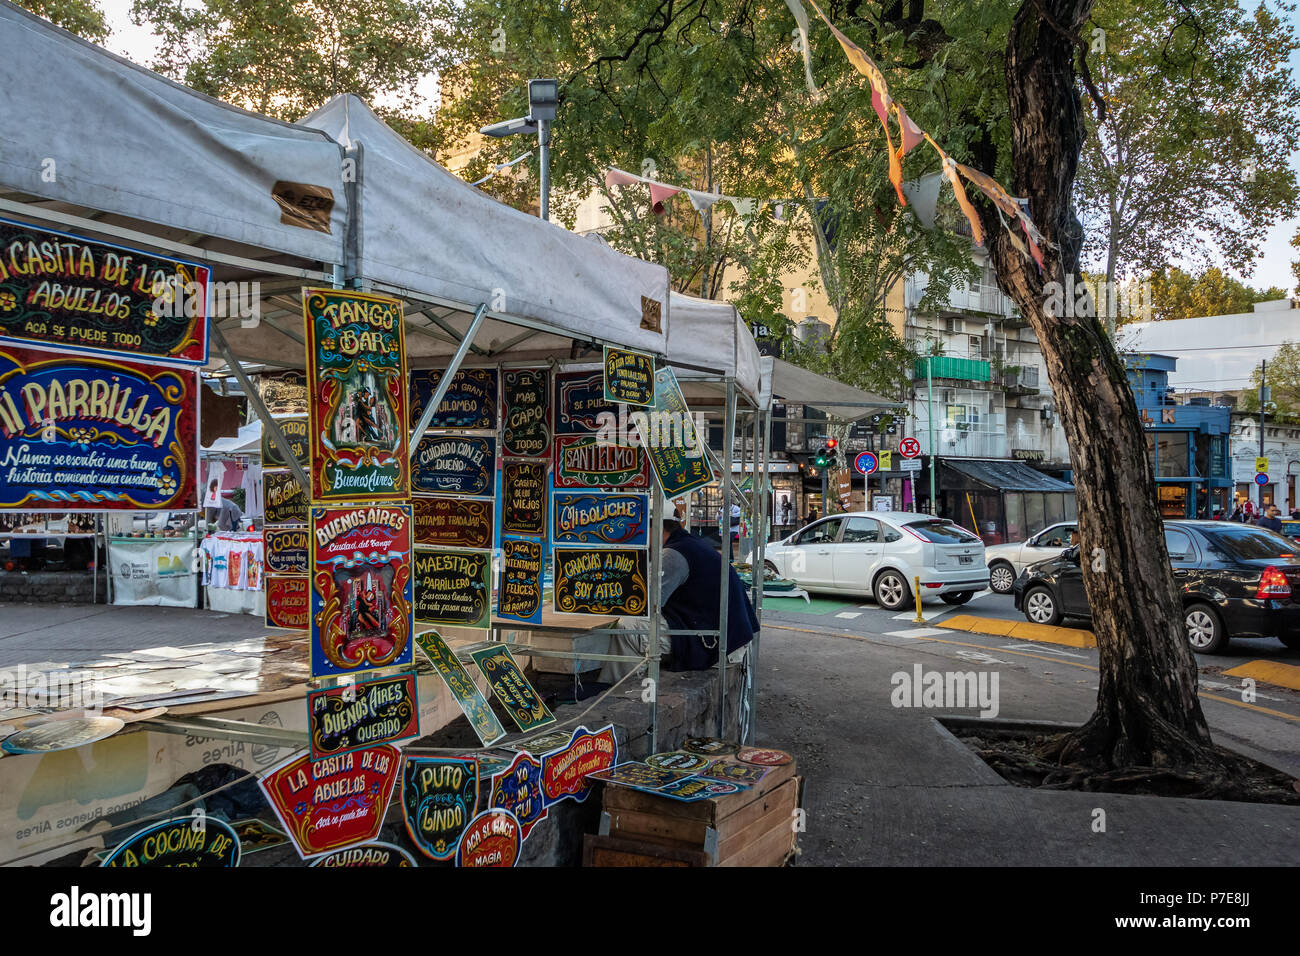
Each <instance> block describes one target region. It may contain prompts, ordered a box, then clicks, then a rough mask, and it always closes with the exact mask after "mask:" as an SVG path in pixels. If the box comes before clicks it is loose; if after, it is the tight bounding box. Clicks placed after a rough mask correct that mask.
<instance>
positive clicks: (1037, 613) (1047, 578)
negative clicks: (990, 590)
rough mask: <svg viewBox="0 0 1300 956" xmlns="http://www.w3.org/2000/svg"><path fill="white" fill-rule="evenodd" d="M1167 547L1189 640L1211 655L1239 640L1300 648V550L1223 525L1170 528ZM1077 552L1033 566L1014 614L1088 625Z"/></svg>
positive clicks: (1281, 539)
mask: <svg viewBox="0 0 1300 956" xmlns="http://www.w3.org/2000/svg"><path fill="white" fill-rule="evenodd" d="M1165 547H1166V548H1167V549H1168V551H1169V560H1170V563H1171V564H1172V565H1173V569H1174V580H1175V581H1176V582H1177V583H1178V585H1179V586H1180V587H1181V588H1182V592H1183V613H1184V621H1185V623H1186V626H1187V639H1188V640H1189V641H1190V642H1191V645H1192V649H1193V650H1195V651H1197V652H1198V653H1202V654H1214V653H1218V652H1219V651H1222V650H1223V649H1224V647H1226V646H1227V644H1228V640H1229V639H1230V638H1234V637H1276V638H1278V639H1280V640H1281V641H1282V643H1283V644H1285V645H1286V646H1287V647H1294V648H1300V545H1297V544H1296V542H1295V541H1292V540H1291V539H1290V538H1287V537H1285V536H1283V535H1280V534H1276V533H1275V532H1272V531H1269V530H1267V529H1266V528H1258V527H1254V526H1252V525H1243V524H1236V523H1233V522H1226V521H1167V522H1165ZM1079 560H1080V559H1079V548H1078V547H1077V546H1076V547H1073V548H1069V549H1068V550H1066V551H1065V552H1064V553H1063V554H1062V555H1061V556H1060V557H1058V558H1052V559H1050V560H1047V561H1040V562H1039V563H1038V564H1034V565H1030V566H1029V567H1028V568H1026V569H1025V570H1024V571H1023V572H1021V575H1020V577H1018V578H1017V579H1016V583H1015V585H1014V586H1013V592H1014V594H1015V601H1016V610H1018V611H1021V612H1023V613H1024V615H1025V617H1026V618H1028V619H1029V620H1030V621H1032V622H1033V623H1035V624H1056V623H1058V622H1060V620H1061V618H1063V617H1091V612H1090V610H1089V608H1088V597H1087V595H1086V594H1085V593H1084V589H1083V571H1082V569H1081V568H1080V566H1079Z"/></svg>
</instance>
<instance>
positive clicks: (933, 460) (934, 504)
mask: <svg viewBox="0 0 1300 956" xmlns="http://www.w3.org/2000/svg"><path fill="white" fill-rule="evenodd" d="M933 363H934V356H933V355H927V356H926V357H925V396H926V397H925V416H926V419H927V424H928V425H929V426H930V514H932V515H937V514H938V513H939V508H938V501H937V499H936V498H935V496H934V473H935V470H936V469H937V468H938V466H939V459H938V456H937V455H935V453H934V375H933V374H932V372H931V368H930V366H931V365H932V364H933Z"/></svg>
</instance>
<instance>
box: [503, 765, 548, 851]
mask: <svg viewBox="0 0 1300 956" xmlns="http://www.w3.org/2000/svg"><path fill="white" fill-rule="evenodd" d="M488 805H489V806H492V807H499V808H500V809H502V810H509V811H510V812H511V813H512V814H514V816H515V819H517V820H518V821H519V828H520V839H522V840H527V839H528V834H529V833H530V832H532V829H533V827H535V826H536V825H537V824H539V823H541V822H542V821H543V820H545V819H546V816H547V814H548V813H549V812H550V811H549V810H548V809H547V806H546V798H545V797H544V796H543V795H542V765H541V764H540V763H538V762H537V760H536V758H534V757H533V755H532V754H530V753H526V752H521V753H517V754H515V759H514V760H512V761H511V762H510V766H508V767H507V768H506V769H505V770H503V771H501V773H499V774H497V775H496V776H495V777H493V778H492V797H491V799H490V801H489V803H488Z"/></svg>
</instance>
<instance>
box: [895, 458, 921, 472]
mask: <svg viewBox="0 0 1300 956" xmlns="http://www.w3.org/2000/svg"><path fill="white" fill-rule="evenodd" d="M898 469H899V471H920V470H921V459H919V458H904V459H903V460H902V461H900V462H899V463H898Z"/></svg>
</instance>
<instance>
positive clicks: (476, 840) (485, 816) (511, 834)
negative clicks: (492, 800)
mask: <svg viewBox="0 0 1300 956" xmlns="http://www.w3.org/2000/svg"><path fill="white" fill-rule="evenodd" d="M523 842H524V840H523V835H522V830H521V828H520V826H519V820H518V819H517V818H516V817H515V815H514V814H513V813H511V812H510V811H509V810H502V809H500V808H497V807H494V808H492V809H489V810H484V811H483V812H482V813H480V814H479V815H478V816H476V817H475V818H474V819H473V820H471V821H470V822H469V827H468V828H467V829H466V830H465V835H464V836H462V837H461V838H460V845H459V846H458V847H456V865H457V866H514V865H515V863H517V862H518V860H519V848H520V847H521V846H522V845H523Z"/></svg>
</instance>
